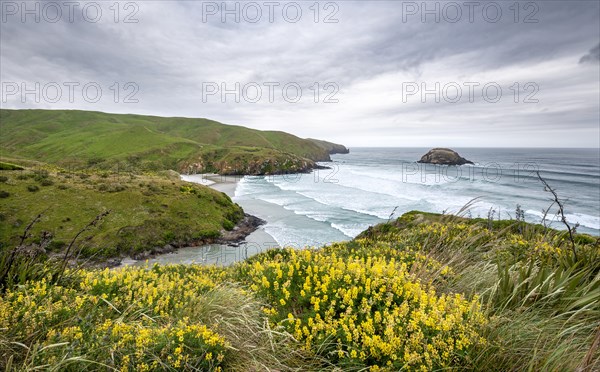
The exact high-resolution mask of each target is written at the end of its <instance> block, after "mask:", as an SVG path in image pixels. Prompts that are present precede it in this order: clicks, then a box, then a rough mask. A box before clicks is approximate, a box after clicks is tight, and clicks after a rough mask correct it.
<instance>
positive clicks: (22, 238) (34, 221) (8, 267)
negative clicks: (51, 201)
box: [0, 208, 49, 287]
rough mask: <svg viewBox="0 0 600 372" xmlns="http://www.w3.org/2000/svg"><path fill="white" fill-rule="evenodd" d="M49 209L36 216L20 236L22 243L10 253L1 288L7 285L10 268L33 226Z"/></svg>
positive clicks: (0, 281) (0, 278) (0, 280)
mask: <svg viewBox="0 0 600 372" xmlns="http://www.w3.org/2000/svg"><path fill="white" fill-rule="evenodd" d="M48 209H49V208H46V209H45V210H44V211H43V212H41V213H40V214H38V215H37V216H35V218H34V219H33V220H31V222H30V223H29V225H27V227H26V228H25V230H24V231H23V235H21V236H20V238H21V241H20V242H19V245H17V246H15V247H14V248H13V250H12V252H10V256H9V257H8V261H7V262H6V264H5V266H6V268H5V269H4V272H3V273H2V276H1V277H0V286H1V287H4V284H6V283H5V281H6V277H7V276H8V273H9V272H10V268H11V267H12V264H13V262H14V261H15V255H16V254H17V251H18V250H19V247H21V246H22V245H23V244H24V243H25V240H27V238H28V237H29V230H31V228H32V227H33V225H35V224H36V223H37V222H38V221H39V220H40V219H41V218H42V215H43V214H44V213H46V211H47V210H48Z"/></svg>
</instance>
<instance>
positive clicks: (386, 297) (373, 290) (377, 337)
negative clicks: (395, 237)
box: [239, 249, 485, 370]
mask: <svg viewBox="0 0 600 372" xmlns="http://www.w3.org/2000/svg"><path fill="white" fill-rule="evenodd" d="M251 261H252V262H251V263H250V262H249V263H244V264H242V265H241V266H240V269H239V270H240V275H239V277H240V278H242V279H243V278H245V280H246V283H248V284H249V285H250V288H251V289H252V290H253V291H255V292H257V293H258V294H259V295H261V296H262V297H263V298H265V299H267V301H268V303H269V304H270V305H271V308H270V309H267V310H266V312H267V313H268V314H269V315H270V318H271V320H272V321H274V322H275V323H276V324H279V325H281V326H284V327H285V328H286V329H287V331H288V332H290V333H292V334H293V335H294V337H296V339H298V340H301V341H302V342H303V343H304V347H305V349H307V350H310V351H312V352H315V353H318V354H320V355H322V356H323V357H329V358H330V359H331V360H332V361H334V362H335V363H336V364H337V365H338V366H340V367H341V368H342V369H343V368H344V366H347V367H350V366H353V367H354V368H353V369H356V370H359V369H362V368H364V367H367V366H371V367H375V368H377V367H382V368H387V369H391V370H405V369H409V370H416V369H426V370H430V369H444V368H449V367H451V366H452V365H454V363H456V361H457V360H460V358H461V356H464V355H465V353H466V351H467V350H468V349H470V348H471V347H472V346H473V345H475V344H479V343H480V342H483V341H482V339H481V337H480V335H479V329H480V328H482V326H483V325H484V324H485V318H484V316H483V313H482V312H481V310H480V306H479V301H478V300H477V299H474V300H472V301H468V300H466V299H465V298H464V297H463V296H462V295H458V294H455V295H453V294H442V295H438V294H437V293H436V292H435V290H434V289H433V288H432V287H429V286H427V285H425V284H421V283H419V282H418V281H416V280H415V278H414V277H412V275H411V274H409V270H408V266H407V264H406V263H405V262H402V261H394V260H389V261H388V260H386V259H385V258H384V257H381V256H372V257H371V256H370V257H367V258H358V257H353V256H350V257H347V258H345V257H338V255H336V254H335V253H331V254H330V253H327V252H322V251H316V252H313V251H311V250H308V249H305V250H301V251H296V250H294V249H285V250H275V251H271V252H267V254H263V255H261V256H259V257H255V258H254V259H252V260H251ZM360 367H362V368H360Z"/></svg>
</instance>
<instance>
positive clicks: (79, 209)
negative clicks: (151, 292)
mask: <svg viewBox="0 0 600 372" xmlns="http://www.w3.org/2000/svg"><path fill="white" fill-rule="evenodd" d="M0 176H1V178H0V181H2V182H1V183H0V196H2V199H0V221H1V223H0V244H1V245H3V246H5V247H12V246H14V245H15V244H17V243H18V241H19V238H18V237H19V235H20V234H22V233H23V231H24V229H25V227H26V226H27V224H29V223H30V222H31V221H32V220H33V218H34V217H35V216H36V215H37V214H39V213H43V216H42V218H41V221H40V222H39V223H37V224H35V225H34V228H33V230H32V237H33V238H34V239H35V238H36V237H38V236H39V235H40V233H41V231H43V230H44V231H49V232H51V233H52V234H53V235H54V243H53V244H54V245H53V247H50V252H52V250H53V249H55V250H56V251H60V249H61V248H62V246H63V245H64V244H68V243H69V241H70V240H71V239H72V238H73V236H74V235H75V234H76V233H77V232H78V231H79V230H80V229H81V228H83V227H84V226H85V225H86V224H87V223H88V222H90V221H91V220H92V219H93V218H94V217H95V216H97V215H98V214H99V213H101V212H103V211H106V210H110V211H111V212H110V214H109V215H108V216H106V217H105V218H104V219H103V221H102V223H101V224H100V225H99V226H98V227H96V228H94V229H93V230H92V231H90V233H89V234H84V237H85V236H88V235H89V236H93V238H91V239H90V240H86V239H82V240H81V241H80V243H81V245H80V246H81V247H82V248H83V254H84V255H85V256H91V255H98V256H100V257H108V256H115V255H119V254H122V253H124V254H135V253H139V252H142V251H146V250H149V249H152V248H153V247H162V246H163V245H165V244H178V243H182V244H184V243H190V242H193V241H201V240H203V239H207V238H211V237H216V236H218V235H219V233H220V231H221V230H222V229H223V227H231V225H232V223H236V222H237V221H239V219H241V217H242V216H243V212H242V209H241V208H240V207H239V206H237V205H236V204H234V203H232V202H231V200H230V199H229V197H227V196H226V195H225V194H223V193H220V192H217V191H214V190H212V189H210V188H208V187H205V186H200V185H192V184H189V183H184V182H181V181H179V180H177V179H176V178H171V179H169V178H168V177H160V176H139V175H138V176H135V175H131V174H127V173H122V174H113V173H108V172H107V173H99V174H91V175H90V174H85V173H52V172H50V173H49V174H48V172H47V171H45V170H40V169H38V170H24V171H1V172H0Z"/></svg>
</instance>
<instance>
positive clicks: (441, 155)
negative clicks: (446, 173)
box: [418, 148, 473, 165]
mask: <svg viewBox="0 0 600 372" xmlns="http://www.w3.org/2000/svg"><path fill="white" fill-rule="evenodd" d="M418 163H427V164H439V165H463V164H473V162H472V161H470V160H467V159H465V158H463V157H462V156H460V155H458V153H457V152H456V151H454V150H450V149H445V148H435V149H432V150H430V151H429V152H428V153H427V154H425V155H423V156H422V157H421V160H419V161H418Z"/></svg>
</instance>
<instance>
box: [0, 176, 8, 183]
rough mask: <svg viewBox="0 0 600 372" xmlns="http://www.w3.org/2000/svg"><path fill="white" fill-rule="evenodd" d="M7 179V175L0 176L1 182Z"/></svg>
mask: <svg viewBox="0 0 600 372" xmlns="http://www.w3.org/2000/svg"><path fill="white" fill-rule="evenodd" d="M7 181H8V177H6V176H0V182H1V183H5V182H7Z"/></svg>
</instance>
